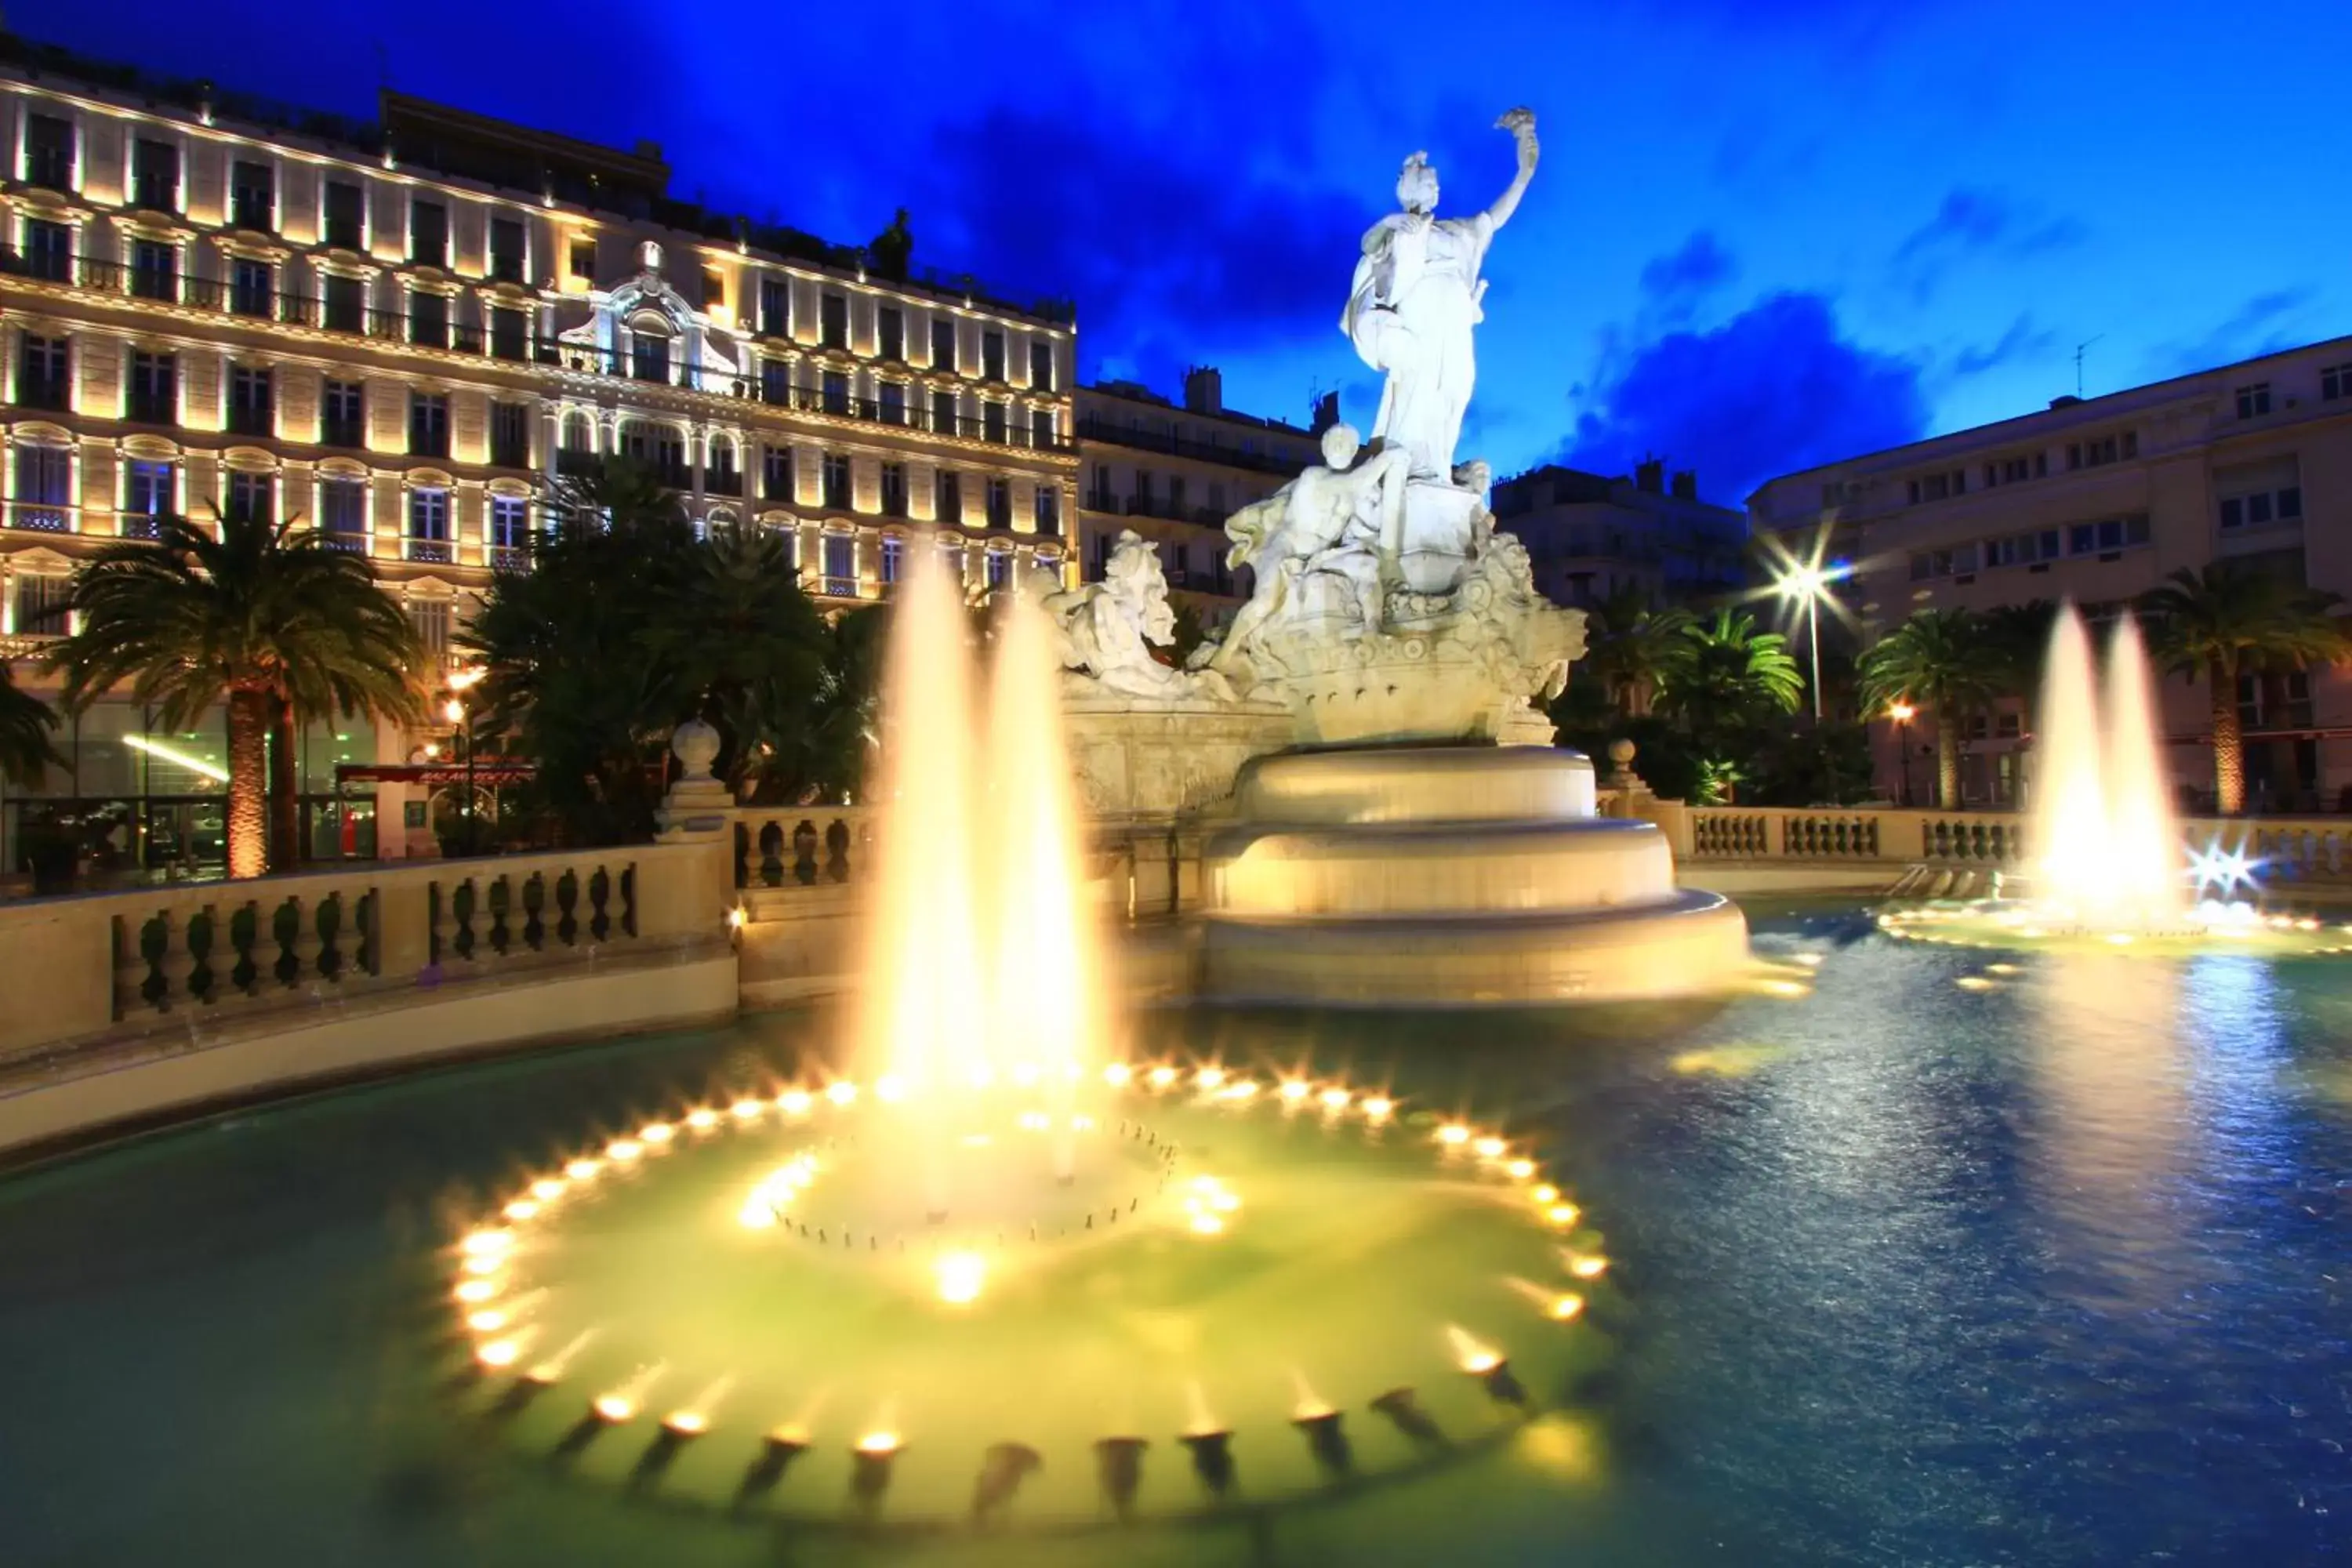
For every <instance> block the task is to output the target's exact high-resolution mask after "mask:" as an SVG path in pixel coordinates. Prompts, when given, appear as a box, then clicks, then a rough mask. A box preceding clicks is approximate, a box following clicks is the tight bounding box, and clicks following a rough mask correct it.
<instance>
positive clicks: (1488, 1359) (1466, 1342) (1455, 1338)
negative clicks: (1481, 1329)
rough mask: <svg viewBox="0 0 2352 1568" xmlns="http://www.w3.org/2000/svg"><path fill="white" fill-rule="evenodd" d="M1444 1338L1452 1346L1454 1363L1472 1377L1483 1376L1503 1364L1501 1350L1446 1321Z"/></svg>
mask: <svg viewBox="0 0 2352 1568" xmlns="http://www.w3.org/2000/svg"><path fill="white" fill-rule="evenodd" d="M1445 1339H1446V1342H1447V1343H1448V1344H1449V1345H1451V1346H1452V1347H1453V1350H1454V1364H1455V1365H1456V1366H1459V1367H1460V1368H1461V1369H1462V1370H1463V1371H1464V1372H1466V1373H1469V1374H1470V1375H1471V1376H1473V1377H1485V1376H1486V1375H1487V1374H1489V1373H1493V1372H1496V1371H1497V1370H1499V1369H1500V1368H1501V1366H1502V1364H1503V1361H1504V1356H1503V1352H1501V1351H1499V1350H1496V1348H1495V1347H1494V1346H1493V1345H1490V1344H1488V1343H1486V1341H1484V1340H1481V1339H1479V1338H1478V1337H1477V1336H1476V1335H1475V1334H1473V1333H1471V1332H1470V1331H1468V1330H1466V1329H1463V1328H1459V1327H1456V1326H1455V1325H1454V1324H1452V1323H1448V1324H1446V1325H1445Z"/></svg>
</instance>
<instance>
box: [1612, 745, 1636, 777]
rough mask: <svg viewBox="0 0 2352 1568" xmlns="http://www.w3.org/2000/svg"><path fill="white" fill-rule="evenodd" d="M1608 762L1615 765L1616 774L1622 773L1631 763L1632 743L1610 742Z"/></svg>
mask: <svg viewBox="0 0 2352 1568" xmlns="http://www.w3.org/2000/svg"><path fill="white" fill-rule="evenodd" d="M1609 760H1610V762H1612V763H1614V764H1615V765H1616V767H1617V771H1618V772H1620V773H1622V772H1624V771H1625V769H1626V768H1627V767H1629V766H1631V765H1632V763H1633V742H1631V741H1612V742H1609Z"/></svg>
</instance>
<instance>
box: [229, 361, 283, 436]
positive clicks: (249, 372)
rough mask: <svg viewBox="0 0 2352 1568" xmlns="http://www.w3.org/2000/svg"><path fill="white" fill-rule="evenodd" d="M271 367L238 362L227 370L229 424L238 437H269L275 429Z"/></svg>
mask: <svg viewBox="0 0 2352 1568" xmlns="http://www.w3.org/2000/svg"><path fill="white" fill-rule="evenodd" d="M271 402H272V400H271V397H270V384H269V368H268V366H267V365H243V364H241V365H237V366H236V367H234V368H233V369H231V370H230V371H229V373H228V427H229V433H230V434H231V435H236V436H269V435H272V434H274V433H275V432H276V430H277V428H278V426H277V421H276V419H275V418H274V417H273V416H272V411H271Z"/></svg>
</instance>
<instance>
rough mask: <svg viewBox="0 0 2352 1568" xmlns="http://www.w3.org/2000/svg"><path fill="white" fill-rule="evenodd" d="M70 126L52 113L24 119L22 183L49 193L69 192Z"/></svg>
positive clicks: (70, 179) (70, 172)
mask: <svg viewBox="0 0 2352 1568" xmlns="http://www.w3.org/2000/svg"><path fill="white" fill-rule="evenodd" d="M73 176H74V126H73V121H70V120H64V119H60V118H58V116H57V115H54V114H27V115H26V116H25V183H26V184H29V185H39V186H42V187H43V188H45V189H47V190H52V191H70V190H72V189H73Z"/></svg>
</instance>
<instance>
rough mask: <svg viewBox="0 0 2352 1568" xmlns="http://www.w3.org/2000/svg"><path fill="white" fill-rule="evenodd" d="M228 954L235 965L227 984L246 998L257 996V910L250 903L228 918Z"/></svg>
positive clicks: (249, 900) (238, 908) (259, 935)
mask: <svg viewBox="0 0 2352 1568" xmlns="http://www.w3.org/2000/svg"><path fill="white" fill-rule="evenodd" d="M228 945H229V950H230V951H231V952H235V953H236V965H235V966H234V967H233V968H231V969H230V970H229V972H228V978H229V984H232V985H235V986H236V988H237V989H238V990H239V991H242V992H244V993H245V994H247V996H258V995H259V994H261V952H262V949H261V906H260V905H259V904H257V903H255V902H254V901H253V900H251V899H247V900H246V901H245V902H243V903H241V904H239V905H237V907H236V911H235V912H234V913H232V914H231V915H230V916H229V917H228Z"/></svg>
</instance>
